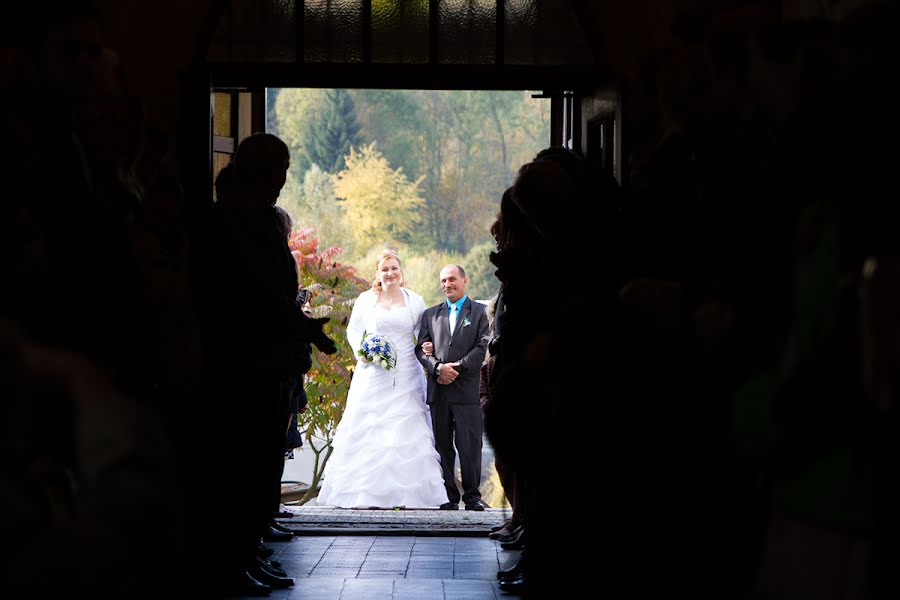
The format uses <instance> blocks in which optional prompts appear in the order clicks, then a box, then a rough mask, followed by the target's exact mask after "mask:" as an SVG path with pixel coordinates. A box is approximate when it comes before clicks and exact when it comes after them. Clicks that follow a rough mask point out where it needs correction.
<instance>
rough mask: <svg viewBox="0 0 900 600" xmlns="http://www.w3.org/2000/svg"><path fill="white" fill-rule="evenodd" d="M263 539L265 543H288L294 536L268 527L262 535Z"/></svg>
mask: <svg viewBox="0 0 900 600" xmlns="http://www.w3.org/2000/svg"><path fill="white" fill-rule="evenodd" d="M263 539H264V540H266V541H267V542H289V541H291V540H292V539H294V534H293V533H285V532H283V531H278V530H277V529H275V528H274V527H271V526H269V527H266V531H265V533H263Z"/></svg>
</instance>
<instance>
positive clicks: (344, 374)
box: [288, 227, 369, 503]
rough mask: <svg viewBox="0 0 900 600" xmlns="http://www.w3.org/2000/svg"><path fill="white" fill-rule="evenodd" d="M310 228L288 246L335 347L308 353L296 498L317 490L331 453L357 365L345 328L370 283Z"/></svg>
mask: <svg viewBox="0 0 900 600" xmlns="http://www.w3.org/2000/svg"><path fill="white" fill-rule="evenodd" d="M315 233H316V232H315V230H314V229H313V228H311V227H301V228H299V229H297V230H295V231H294V232H293V233H292V234H291V238H290V241H289V243H288V245H289V246H290V248H291V252H292V253H293V255H294V257H295V259H296V260H297V266H298V275H299V279H300V284H301V285H302V286H304V287H306V288H308V289H309V290H310V291H311V292H312V299H311V301H310V305H311V306H312V308H313V311H314V313H315V316H316V317H330V319H331V320H330V321H329V322H328V323H326V324H325V328H324V329H325V333H326V334H328V336H329V337H330V338H331V339H333V340H334V341H335V342H336V343H337V346H338V351H337V352H336V353H335V354H332V355H330V356H329V355H327V354H324V353H322V352H318V351H315V352H313V367H312V369H310V371H309V373H307V375H306V378H305V381H304V389H305V390H306V395H307V397H308V398H309V408H308V410H306V412H303V413H301V414H299V415H298V416H297V421H298V425H299V427H300V429H301V430H302V431H303V432H304V438H305V439H306V442H307V446H308V447H309V449H310V450H311V451H312V452H313V454H314V455H315V461H314V464H313V477H312V481H311V482H310V487H309V490H308V491H307V492H306V494H304V496H303V498H301V500H300V502H301V503H306V502H308V501H309V500H310V499H312V498H314V497H315V496H316V495H317V494H318V484H319V482H320V481H321V479H322V473H323V472H324V471H325V465H326V464H327V463H328V459H329V458H330V457H331V453H332V450H333V447H332V445H331V443H332V440H333V438H334V433H335V431H336V428H337V425H338V423H339V422H340V420H341V417H342V416H343V414H344V409H345V408H346V405H347V392H348V391H349V390H350V379H351V378H352V375H353V369H354V367H355V365H356V355H355V352H354V350H353V349H352V348H350V347H349V346H348V345H347V344H346V343H342V342H344V339H345V328H346V325H347V321H348V320H349V318H350V312H351V310H352V308H353V302H354V301H355V300H356V297H357V296H358V295H359V294H360V293H361V292H362V291H364V290H365V289H367V288H368V287H369V283H368V282H367V281H366V280H365V279H362V278H361V277H359V276H358V275H357V272H356V269H355V268H353V267H351V266H349V265H346V264H342V263H340V262H338V261H337V257H338V256H339V255H340V254H341V249H340V248H338V247H335V246H332V247H328V248H325V249H324V250H320V249H319V239H318V238H317V237H316V235H315Z"/></svg>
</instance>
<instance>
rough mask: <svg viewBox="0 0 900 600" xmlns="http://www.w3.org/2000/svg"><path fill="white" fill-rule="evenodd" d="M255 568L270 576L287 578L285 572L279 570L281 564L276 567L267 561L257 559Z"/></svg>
mask: <svg viewBox="0 0 900 600" xmlns="http://www.w3.org/2000/svg"><path fill="white" fill-rule="evenodd" d="M275 562H278V561H277V560H276V561H275ZM255 566H257V567H259V568H260V569H263V570H264V571H266V572H267V573H269V574H270V575H275V576H276V577H287V572H286V571H285V570H284V569H282V568H281V563H278V564H277V565H275V564H274V563H272V562H269V561H267V560H263V559H261V558H257V559H256V564H255Z"/></svg>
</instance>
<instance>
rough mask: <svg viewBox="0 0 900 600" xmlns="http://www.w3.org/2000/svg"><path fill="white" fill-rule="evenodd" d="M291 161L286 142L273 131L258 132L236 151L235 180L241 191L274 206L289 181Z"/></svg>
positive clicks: (243, 142)
mask: <svg viewBox="0 0 900 600" xmlns="http://www.w3.org/2000/svg"><path fill="white" fill-rule="evenodd" d="M290 164H291V154H290V151H289V150H288V147H287V144H285V143H284V142H283V141H281V139H280V138H278V137H277V136H274V135H272V134H270V133H257V134H254V135H251V136H250V137H248V138H245V139H244V141H242V142H241V143H240V145H239V146H238V149H237V152H235V153H234V177H235V182H236V183H237V185H238V187H239V188H240V189H241V191H242V192H244V193H247V194H249V195H250V196H251V197H253V198H254V199H257V200H259V201H260V202H261V203H263V204H264V205H267V206H272V205H274V204H275V200H277V199H278V194H279V193H280V192H281V188H282V187H283V186H284V182H285V181H286V180H287V170H288V167H289V166H290Z"/></svg>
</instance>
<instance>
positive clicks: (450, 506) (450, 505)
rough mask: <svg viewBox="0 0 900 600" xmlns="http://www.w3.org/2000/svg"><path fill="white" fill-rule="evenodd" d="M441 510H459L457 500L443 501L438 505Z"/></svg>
mask: <svg viewBox="0 0 900 600" xmlns="http://www.w3.org/2000/svg"><path fill="white" fill-rule="evenodd" d="M440 509H441V510H459V502H444V503H443V504H441V506H440Z"/></svg>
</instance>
